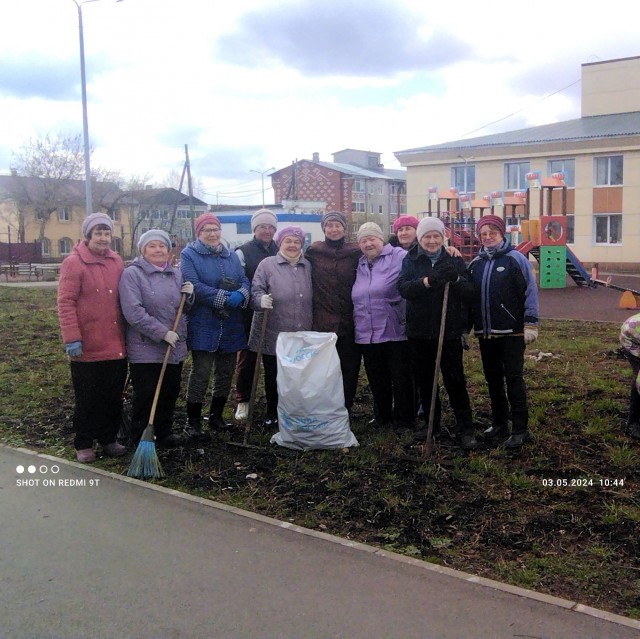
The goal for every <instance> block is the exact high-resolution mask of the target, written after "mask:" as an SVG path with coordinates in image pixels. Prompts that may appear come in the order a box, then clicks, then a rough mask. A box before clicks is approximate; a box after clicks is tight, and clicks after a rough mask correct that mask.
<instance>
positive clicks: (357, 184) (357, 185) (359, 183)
mask: <svg viewBox="0 0 640 639" xmlns="http://www.w3.org/2000/svg"><path fill="white" fill-rule="evenodd" d="M353 192H354V193H366V182H365V180H354V181H353Z"/></svg>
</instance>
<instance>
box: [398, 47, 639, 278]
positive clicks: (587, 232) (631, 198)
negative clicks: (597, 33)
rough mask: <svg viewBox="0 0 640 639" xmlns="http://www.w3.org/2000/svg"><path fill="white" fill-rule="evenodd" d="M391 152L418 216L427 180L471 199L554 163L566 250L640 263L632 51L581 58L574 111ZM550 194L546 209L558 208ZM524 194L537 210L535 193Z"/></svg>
mask: <svg viewBox="0 0 640 639" xmlns="http://www.w3.org/2000/svg"><path fill="white" fill-rule="evenodd" d="M395 156H396V158H397V159H398V160H399V162H400V163H401V164H402V165H403V166H405V167H406V168H407V208H408V212H409V214H411V215H417V216H418V217H421V216H422V215H424V214H426V212H427V211H428V210H429V205H428V198H429V195H428V192H429V188H432V187H437V189H438V191H440V192H442V191H446V190H448V189H452V188H455V189H457V192H458V194H463V193H466V194H468V195H469V197H470V198H472V199H476V200H481V199H482V198H483V197H484V196H485V195H489V194H491V193H492V192H496V191H500V192H502V193H503V195H504V196H505V197H508V196H513V195H514V194H516V193H518V192H523V191H526V189H527V186H528V182H527V177H526V176H527V174H530V173H531V172H535V171H538V172H540V175H541V176H542V177H547V176H550V175H552V174H553V173H558V172H561V173H563V174H564V181H565V184H566V185H567V187H568V189H567V197H566V215H567V240H568V242H567V243H568V244H569V245H570V246H571V248H572V250H573V251H574V253H575V254H576V255H577V256H578V257H579V259H580V260H581V261H582V262H583V263H585V264H586V265H587V266H591V265H593V264H596V263H597V264H598V265H599V266H600V268H610V269H621V270H627V271H631V270H637V269H640V56H638V57H632V58H624V59H617V60H607V61H601V62H593V63H587V64H583V65H582V96H581V117H580V118H577V119H575V120H568V121H563V122H556V123H554V124H547V125H543V126H536V127H531V128H526V129H519V130H515V131H508V132H505V133H497V134H494V135H487V136H482V137H477V138H470V139H465V140H456V141H452V142H445V143H442V144H436V145H432V146H424V147H418V148H413V149H406V150H403V151H398V152H396V153H395ZM556 195H557V194H554V197H553V199H552V202H553V204H552V205H553V211H552V212H553V213H554V214H557V213H560V209H561V204H560V198H559V197H557V196H556ZM530 196H531V202H532V206H531V207H530V215H531V217H537V215H538V210H539V207H538V204H539V197H540V193H539V191H537V190H535V189H534V190H532V191H531V193H530ZM456 205H457V207H458V208H457V209H456V210H460V204H459V201H458V202H456ZM477 216H478V214H476V217H477Z"/></svg>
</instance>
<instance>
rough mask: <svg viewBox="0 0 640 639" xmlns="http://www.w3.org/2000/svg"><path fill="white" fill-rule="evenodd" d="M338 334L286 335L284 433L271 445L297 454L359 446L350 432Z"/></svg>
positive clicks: (281, 348)
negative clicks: (299, 451)
mask: <svg viewBox="0 0 640 639" xmlns="http://www.w3.org/2000/svg"><path fill="white" fill-rule="evenodd" d="M337 340H338V337H337V336H336V334H335V333H318V332H315V331H299V332H297V333H280V335H278V341H277V342H276V358H277V364H278V427H279V430H278V432H277V433H276V434H275V435H274V436H273V437H272V438H271V443H272V444H273V443H275V444H280V446H285V447H286V448H293V449H294V450H311V449H313V448H348V447H350V446H358V440H357V439H356V437H355V435H354V434H353V433H352V432H351V428H350V427H349V413H348V412H347V409H346V408H345V406H344V389H343V387H342V371H341V370H340V359H339V357H338V352H337V351H336V341H337Z"/></svg>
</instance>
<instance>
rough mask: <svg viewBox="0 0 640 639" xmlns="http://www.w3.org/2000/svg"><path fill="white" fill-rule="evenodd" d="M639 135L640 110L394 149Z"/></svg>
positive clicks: (405, 152) (423, 149)
mask: <svg viewBox="0 0 640 639" xmlns="http://www.w3.org/2000/svg"><path fill="white" fill-rule="evenodd" d="M630 135H640V111H633V112H631V113H612V114H610V115H592V116H587V117H583V118H577V119H575V120H565V121H564V122H554V123H553V124H543V125H541V126H534V127H530V128H528V129H518V130H516V131H506V132H504V133H494V134H493V135H485V136H482V137H478V138H470V139H468V140H455V141H453V142H443V143H442V144H434V145H431V146H422V147H417V148H414V149H405V150H403V151H396V152H395V155H396V157H398V156H402V155H409V154H411V153H421V152H426V151H446V150H447V149H452V150H460V149H474V148H482V147H497V146H513V145H526V144H544V143H546V142H569V141H577V140H590V139H602V138H612V137H624V136H630Z"/></svg>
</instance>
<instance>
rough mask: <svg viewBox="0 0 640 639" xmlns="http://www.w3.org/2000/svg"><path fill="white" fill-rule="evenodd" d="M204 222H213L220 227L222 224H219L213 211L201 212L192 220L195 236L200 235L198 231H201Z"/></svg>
mask: <svg viewBox="0 0 640 639" xmlns="http://www.w3.org/2000/svg"><path fill="white" fill-rule="evenodd" d="M205 224H215V225H217V226H218V227H220V228H222V224H220V220H219V219H218V218H217V217H216V216H215V215H214V214H213V213H203V214H202V215H200V216H199V217H197V218H196V219H195V221H194V222H193V230H194V232H195V234H196V237H198V235H200V231H202V227H203V226H204V225H205Z"/></svg>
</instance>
